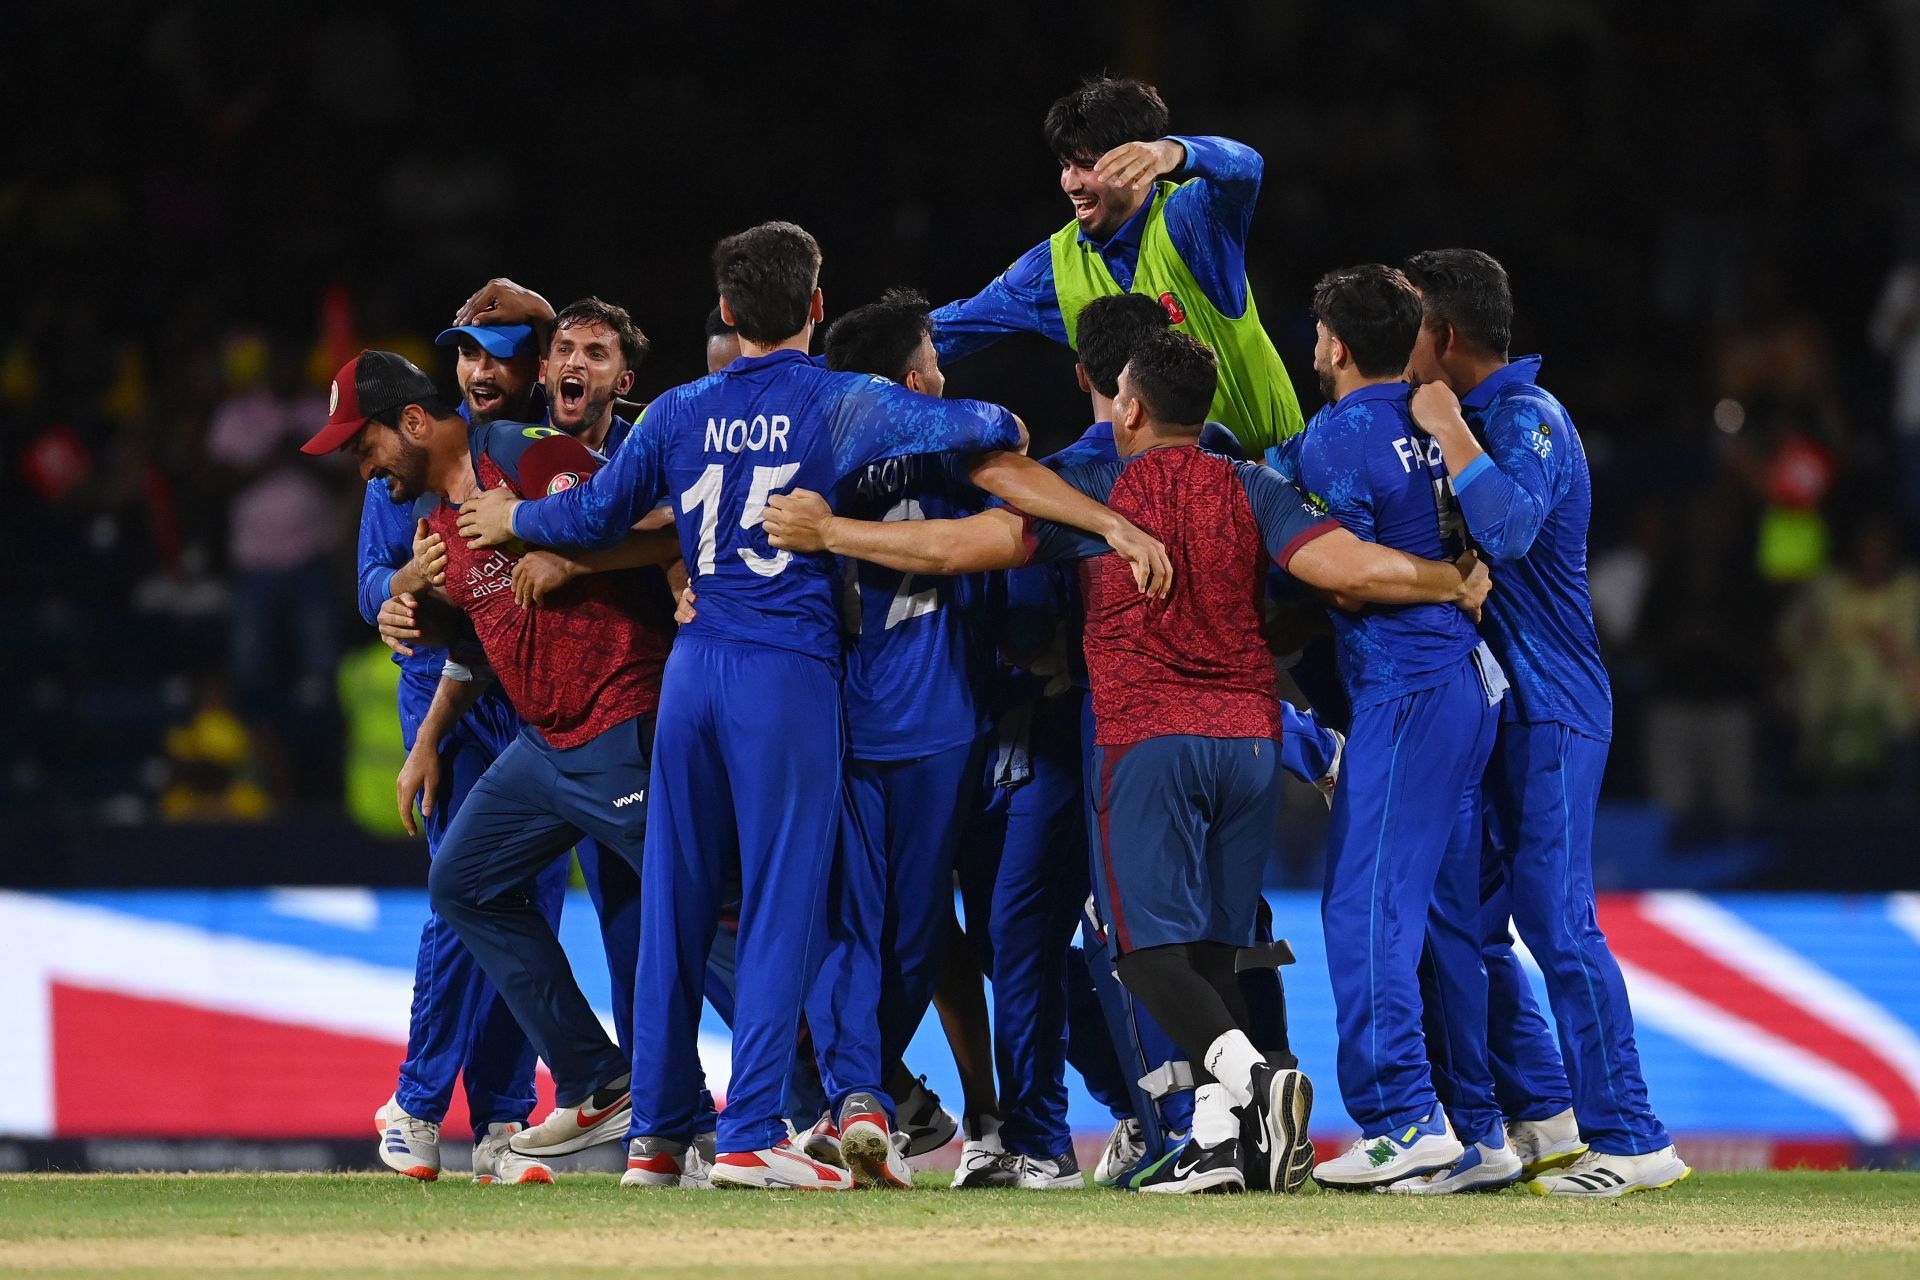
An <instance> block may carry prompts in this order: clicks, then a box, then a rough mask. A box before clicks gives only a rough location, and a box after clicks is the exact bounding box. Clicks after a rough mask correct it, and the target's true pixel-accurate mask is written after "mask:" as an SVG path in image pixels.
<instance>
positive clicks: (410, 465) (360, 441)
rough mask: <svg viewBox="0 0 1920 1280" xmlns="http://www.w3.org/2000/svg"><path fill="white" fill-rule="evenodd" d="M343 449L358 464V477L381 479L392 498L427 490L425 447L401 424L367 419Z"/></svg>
mask: <svg viewBox="0 0 1920 1280" xmlns="http://www.w3.org/2000/svg"><path fill="white" fill-rule="evenodd" d="M347 451H348V452H349V453H351V454H352V455H353V460H354V462H355V463H356V464H358V465H359V468H360V478H361V479H362V480H383V481H385V482H386V485H387V496H388V497H389V498H392V499H393V500H394V501H395V502H402V503H404V502H412V501H413V500H414V499H415V498H418V497H419V496H420V495H421V494H423V493H425V492H426V491H427V451H426V450H425V449H424V448H422V447H421V446H420V445H418V444H415V443H414V442H413V441H412V440H409V439H408V438H407V436H406V433H405V432H404V431H403V430H402V429H401V428H399V427H388V426H382V425H381V424H380V423H378V422H369V423H368V424H367V425H366V426H364V427H362V428H360V431H359V433H358V434H357V435H355V436H354V437H353V440H352V442H351V443H349V444H348V445H347Z"/></svg>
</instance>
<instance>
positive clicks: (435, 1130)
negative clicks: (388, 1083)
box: [373, 1096, 440, 1182]
mask: <svg viewBox="0 0 1920 1280" xmlns="http://www.w3.org/2000/svg"><path fill="white" fill-rule="evenodd" d="M373 1131H374V1132H375V1133H377V1134H379V1135H380V1163H382V1164H384V1165H386V1166H387V1168H389V1169H391V1170H393V1171H394V1172H395V1173H404V1174H406V1175H407V1176H408V1177H409V1178H418V1179H419V1180H420V1181H422V1182H432V1181H433V1180H434V1179H436V1178H438V1177H439V1176H440V1126H439V1125H437V1124H435V1123H434V1122H433V1121H431V1120H422V1119H420V1118H419V1117H418V1116H410V1115H408V1114H407V1113H406V1112H404V1111H402V1110H401V1109H400V1099H399V1097H398V1096H395V1097H392V1098H388V1099H387V1100H386V1102H385V1103H384V1104H383V1105H382V1106H381V1107H380V1109H379V1110H378V1111H375V1112H374V1113H373Z"/></svg>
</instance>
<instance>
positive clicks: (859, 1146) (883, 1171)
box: [840, 1123, 913, 1190]
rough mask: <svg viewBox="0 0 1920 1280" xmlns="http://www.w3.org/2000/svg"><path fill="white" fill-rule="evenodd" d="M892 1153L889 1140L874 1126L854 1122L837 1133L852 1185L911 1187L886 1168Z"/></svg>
mask: <svg viewBox="0 0 1920 1280" xmlns="http://www.w3.org/2000/svg"><path fill="white" fill-rule="evenodd" d="M892 1156H893V1139H892V1137H891V1136H889V1135H888V1133H887V1132H886V1130H884V1129H882V1128H880V1127H879V1126H878V1125H871V1124H864V1123H855V1124H854V1125H853V1126H852V1127H850V1128H849V1129H847V1130H846V1131H845V1132H843V1133H842V1134H841V1135H840V1158H841V1159H843V1160H845V1161H846V1170H847V1172H849V1173H851V1174H852V1175H853V1185H854V1186H856V1187H898V1188H900V1189H902V1190H905V1189H907V1188H909V1187H911V1186H912V1185H913V1183H912V1181H911V1180H908V1181H902V1180H901V1179H900V1178H899V1176H898V1175H896V1174H895V1173H894V1172H893V1170H892V1168H890V1167H889V1166H890V1163H891V1158H892Z"/></svg>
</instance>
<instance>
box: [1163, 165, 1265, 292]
mask: <svg viewBox="0 0 1920 1280" xmlns="http://www.w3.org/2000/svg"><path fill="white" fill-rule="evenodd" d="M1167 141H1169V142H1176V143H1179V144H1180V145H1181V146H1182V147H1183V148H1184V149H1185V152H1186V159H1185V163H1184V164H1182V165H1181V167H1180V168H1179V169H1178V170H1177V171H1176V172H1175V173H1174V174H1173V175H1172V176H1173V178H1174V179H1175V181H1180V180H1182V179H1188V178H1192V179H1198V181H1191V182H1187V181H1182V182H1181V185H1180V187H1179V189H1178V190H1176V191H1175V192H1174V193H1173V195H1172V196H1170V197H1168V199H1167V214H1166V216H1167V234H1168V236H1169V237H1170V238H1171V239H1172V240H1173V245H1174V248H1175V249H1177V250H1179V253H1180V258H1181V261H1183V262H1185V263H1186V264H1187V267H1188V269H1189V270H1191V271H1192V272H1193V278H1194V279H1195V280H1197V281H1198V282H1199V284H1200V287H1201V288H1202V289H1203V290H1205V291H1206V295H1207V297H1208V298H1209V299H1210V300H1211V301H1212V302H1213V304H1214V306H1216V307H1218V308H1219V309H1220V312H1221V314H1222V315H1227V316H1239V315H1241V314H1243V313H1244V312H1245V311H1246V309H1247V238H1248V236H1249V235H1250V234H1251V233H1252V230H1253V209H1254V205H1255V204H1256V203H1257V202H1258V200H1259V198H1260V179H1261V176H1262V174H1263V173H1264V171H1265V169H1266V164H1265V162H1264V161H1263V160H1262V159H1261V158H1260V153H1259V152H1258V151H1255V150H1254V149H1253V148H1252V147H1249V146H1247V145H1246V144H1245V143H1242V142H1235V141H1234V140H1233V139H1232V138H1169V139H1168V140H1167Z"/></svg>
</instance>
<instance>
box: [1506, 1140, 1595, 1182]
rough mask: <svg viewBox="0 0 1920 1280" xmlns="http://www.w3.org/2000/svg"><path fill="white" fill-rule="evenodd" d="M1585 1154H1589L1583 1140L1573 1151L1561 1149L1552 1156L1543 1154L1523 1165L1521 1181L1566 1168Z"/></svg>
mask: <svg viewBox="0 0 1920 1280" xmlns="http://www.w3.org/2000/svg"><path fill="white" fill-rule="evenodd" d="M1585 1154H1587V1144H1586V1143H1584V1142H1583V1143H1581V1144H1580V1145H1579V1146H1577V1147H1575V1148H1574V1149H1573V1150H1571V1151H1561V1152H1556V1153H1555V1154H1553V1155H1550V1156H1542V1157H1540V1159H1538V1160H1535V1161H1534V1162H1533V1163H1532V1164H1527V1165H1522V1166H1521V1168H1520V1178H1521V1181H1523V1182H1531V1181H1533V1180H1534V1179H1535V1178H1537V1177H1539V1176H1540V1175H1541V1174H1543V1173H1554V1172H1556V1171H1558V1170H1561V1169H1565V1168H1566V1167H1567V1166H1569V1165H1571V1164H1572V1163H1573V1162H1574V1161H1576V1160H1578V1159H1579V1158H1580V1157H1581V1156H1583V1155H1585Z"/></svg>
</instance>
